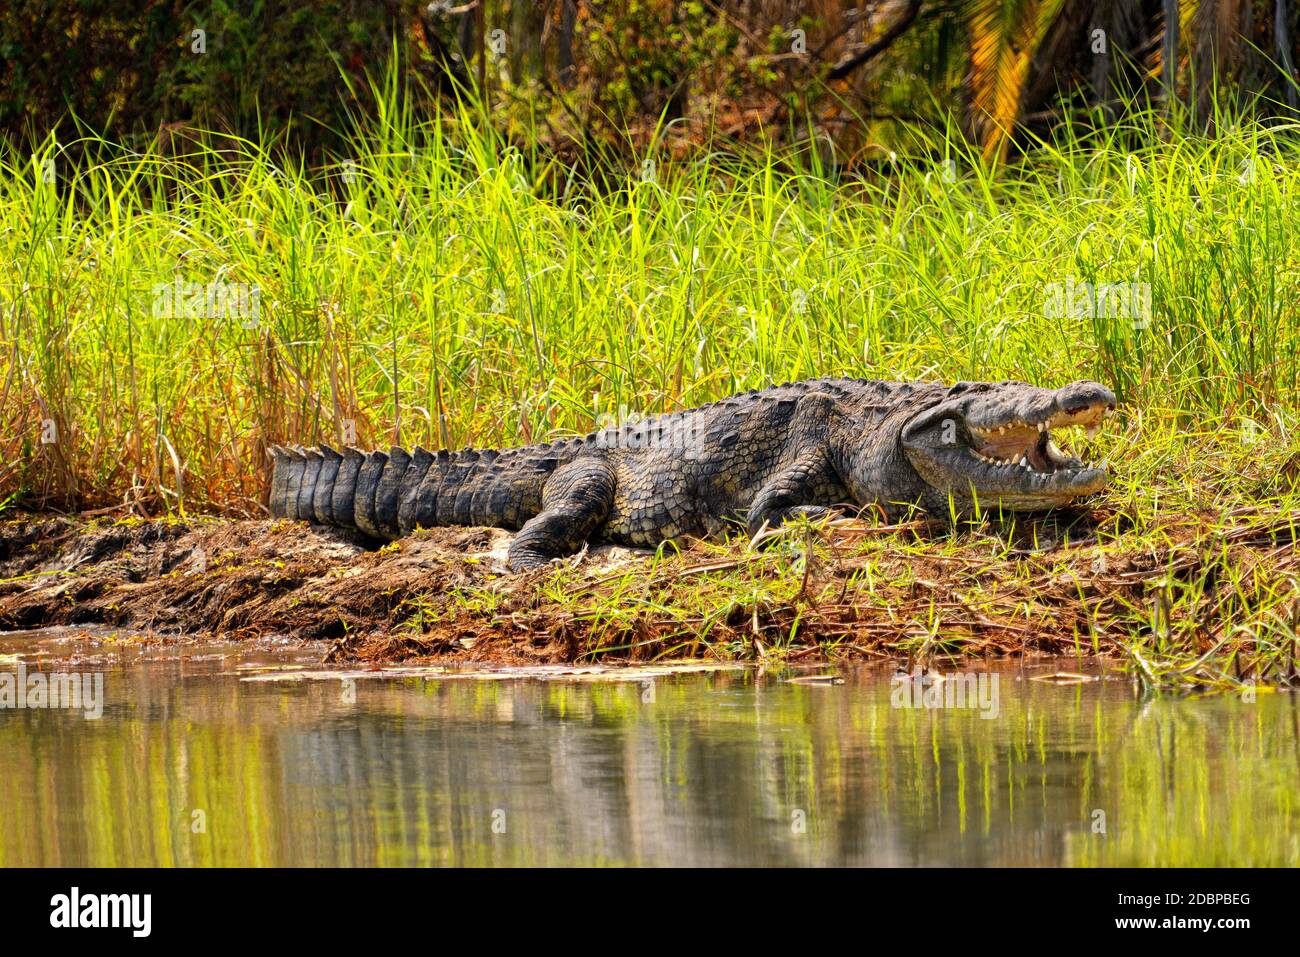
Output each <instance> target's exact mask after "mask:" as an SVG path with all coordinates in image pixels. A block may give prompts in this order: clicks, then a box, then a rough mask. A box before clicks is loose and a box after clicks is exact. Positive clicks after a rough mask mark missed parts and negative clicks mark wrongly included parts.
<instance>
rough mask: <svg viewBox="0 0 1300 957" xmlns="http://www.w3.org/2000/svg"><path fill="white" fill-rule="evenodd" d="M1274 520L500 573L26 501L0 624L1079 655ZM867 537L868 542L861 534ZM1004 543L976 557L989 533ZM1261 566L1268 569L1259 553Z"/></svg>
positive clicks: (488, 648)
mask: <svg viewBox="0 0 1300 957" xmlns="http://www.w3.org/2000/svg"><path fill="white" fill-rule="evenodd" d="M1256 518H1258V516H1257V517H1256ZM1292 527H1293V526H1292V525H1291V524H1290V520H1289V519H1288V520H1287V521H1286V522H1266V523H1259V522H1256V523H1254V524H1243V525H1242V526H1241V527H1240V528H1239V529H1236V530H1229V531H1226V532H1225V531H1224V530H1221V529H1217V530H1214V531H1213V532H1212V533H1210V532H1209V531H1208V529H1209V526H1208V522H1205V521H1199V520H1197V519H1196V518H1195V517H1186V519H1185V521H1184V522H1183V524H1181V525H1171V526H1170V527H1168V528H1164V529H1162V534H1161V535H1160V536H1158V537H1157V536H1150V537H1146V536H1144V539H1145V541H1146V542H1151V541H1156V540H1158V541H1160V542H1161V543H1162V544H1161V545H1160V547H1158V548H1157V547H1154V546H1150V545H1143V546H1140V547H1137V546H1135V547H1134V548H1133V549H1132V550H1131V551H1129V552H1123V553H1120V554H1119V555H1117V554H1116V552H1115V551H1114V550H1113V548H1112V550H1110V551H1109V552H1108V553H1107V554H1106V555H1105V556H1101V552H1100V550H1099V549H1098V548H1097V547H1096V546H1095V545H1093V544H1090V543H1089V541H1088V539H1087V537H1086V536H1078V535H1075V536H1074V537H1075V538H1076V540H1078V538H1083V539H1084V542H1083V544H1080V545H1073V546H1069V547H1065V548H1062V547H1060V546H1059V545H1052V544H1050V542H1049V545H1048V546H1047V547H1046V548H1045V549H1043V548H1042V547H1041V546H1042V541H1043V539H1044V538H1045V537H1048V538H1050V536H1047V535H1045V532H1050V531H1051V529H1045V528H1044V527H1039V528H1036V529H1033V530H1032V535H1033V536H1038V537H1037V538H1034V541H1035V542H1037V545H1038V547H1036V548H1035V549H1028V548H1026V549H1019V548H1016V547H1014V544H1015V543H1008V542H1005V541H1003V542H997V541H996V540H995V538H994V536H993V535H992V534H989V535H983V536H981V535H972V536H971V537H970V541H969V543H967V544H963V545H962V546H961V547H956V548H954V547H951V545H950V547H947V548H943V547H930V546H928V545H926V544H925V543H924V542H923V539H924V538H925V537H926V536H927V535H929V534H930V533H931V531H932V527H931V526H928V525H927V524H925V523H913V524H910V525H907V526H903V527H898V528H884V529H881V528H874V529H873V528H869V527H866V526H864V525H862V524H861V523H857V524H855V523H843V524H841V525H839V526H838V527H836V528H833V529H831V530H830V532H829V533H828V534H827V536H826V537H825V538H824V539H823V540H822V545H821V546H819V547H818V548H817V549H815V550H814V552H813V554H814V556H815V559H814V561H812V562H810V563H808V564H807V567H806V568H805V567H804V566H803V565H802V563H799V562H794V561H792V560H791V559H790V558H789V557H788V556H787V557H786V558H782V557H781V556H780V555H776V554H773V553H774V552H779V548H777V549H768V550H767V551H764V552H759V553H755V552H753V551H749V550H747V549H746V548H745V547H744V545H743V544H741V545H736V546H734V547H728V548H719V547H715V546H706V545H698V544H697V545H695V546H693V547H691V548H688V549H687V550H686V551H684V552H683V553H682V554H681V555H680V556H674V557H672V558H670V559H667V560H663V561H661V562H659V563H658V564H655V563H652V562H651V561H650V560H649V559H648V558H647V557H646V555H645V553H637V552H633V551H631V550H628V549H620V548H614V547H608V546H605V547H601V548H595V549H592V550H591V551H590V552H588V553H587V554H586V555H584V556H580V557H578V558H575V559H573V560H570V561H569V562H567V563H565V566H564V567H563V568H560V569H558V570H557V569H542V570H538V571H535V572H531V573H528V574H524V575H512V574H510V573H509V572H508V571H507V569H506V567H505V564H504V557H505V547H506V545H507V544H508V543H509V539H510V536H509V534H508V533H505V532H502V531H500V530H496V529H481V528H448V529H434V530H429V531H422V532H418V533H416V534H415V535H413V536H411V537H409V538H406V539H403V540H401V541H400V542H396V543H393V544H390V545H386V546H384V547H382V548H380V547H377V546H376V545H375V543H373V542H366V541H364V540H362V539H360V538H358V537H357V536H355V535H354V534H352V533H349V532H345V531H340V530H336V529H325V528H319V527H314V526H308V525H306V524H302V523H294V522H283V521H278V522H277V521H257V520H239V521H230V520H222V519H198V520H187V521H175V522H141V521H134V520H132V521H124V522H116V523H114V522H107V521H98V522H85V521H81V520H78V519H73V518H64V517H44V516H26V517H22V518H18V519H11V520H10V521H8V522H4V523H0V630H20V629H30V628H38V627H46V626H51V625H92V624H93V625H108V626H112V627H116V628H121V629H123V630H127V631H130V632H132V633H144V634H153V635H160V636H162V635H187V636H194V637H203V638H209V637H221V638H235V639H239V638H250V637H263V636H269V635H282V636H288V637H293V638H301V639H315V640H319V641H321V642H322V645H321V653H322V657H323V659H324V660H327V661H381V660H401V659H407V658H413V657H436V658H444V659H452V660H473V661H496V662H516V663H540V662H571V661H577V660H593V659H598V658H607V659H613V660H619V659H627V660H640V661H646V660H650V659H660V658H671V657H698V656H701V655H708V654H722V655H724V656H741V657H764V656H766V655H768V654H770V653H773V652H774V651H775V650H779V652H780V654H782V655H783V656H784V657H786V658H788V659H793V660H805V661H813V660H819V659H822V658H836V659H843V658H858V659H872V660H882V659H890V658H899V657H900V655H904V654H911V653H914V652H915V651H916V648H917V644H918V642H919V643H922V644H924V643H926V641H927V638H926V636H927V633H931V632H933V626H932V624H929V623H932V622H933V621H934V620H935V617H936V613H937V614H938V617H939V618H941V620H942V623H943V628H942V634H940V635H937V636H935V647H936V648H937V649H940V650H952V649H953V648H960V650H962V651H965V652H967V653H977V654H979V653H983V654H993V655H1003V654H1024V653H1034V652H1044V653H1066V654H1077V653H1080V652H1082V653H1085V654H1091V653H1092V651H1093V650H1094V643H1095V648H1096V650H1097V651H1099V652H1100V653H1102V654H1107V653H1110V654H1115V653H1117V652H1118V640H1119V639H1120V638H1122V637H1126V635H1127V634H1128V633H1130V631H1131V629H1132V628H1133V627H1134V624H1133V623H1134V621H1135V620H1139V619H1140V616H1138V619H1135V616H1134V614H1133V610H1134V609H1135V608H1138V609H1141V608H1145V607H1149V606H1150V605H1151V603H1152V601H1153V596H1154V600H1157V601H1158V600H1159V595H1160V589H1161V588H1165V587H1168V585H1169V583H1170V582H1171V581H1173V580H1176V579H1178V578H1180V577H1187V576H1192V575H1203V574H1206V573H1207V571H1208V573H1210V574H1213V571H1214V570H1213V567H1211V566H1212V565H1213V564H1214V563H1215V562H1222V561H1228V562H1230V563H1232V564H1234V565H1235V566H1236V567H1244V568H1249V567H1254V566H1260V565H1269V566H1270V567H1269V570H1270V572H1273V573H1278V572H1286V573H1291V572H1293V571H1296V569H1292V568H1291V567H1290V566H1292V565H1295V564H1296V557H1295V550H1294V548H1292V547H1291V546H1290V544H1289V541H1290V532H1289V529H1290V528H1292ZM1022 534H1024V535H1026V541H1028V540H1029V537H1030V533H1029V532H1028V531H1025V532H1022ZM1207 536H1208V538H1207ZM867 542H870V543H874V545H875V546H876V547H875V548H874V549H868V550H864V549H863V547H862V546H863V545H864V543H867ZM792 544H799V543H792ZM1008 544H1010V545H1012V546H1013V547H1012V548H1011V550H1010V551H1009V552H1008V551H1007V550H1006V548H1002V549H1001V552H1000V554H999V555H998V557H991V555H992V552H994V551H996V549H993V548H991V545H1002V546H1006V545H1008ZM1099 556H1100V560H1099ZM868 562H870V563H871V569H872V584H871V586H870V590H869V592H864V591H863V588H864V585H863V581H862V573H863V570H864V569H865V568H866V567H867V564H868ZM1279 563H1281V564H1284V565H1287V568H1285V569H1282V568H1280V567H1277V568H1274V567H1272V566H1274V565H1278V564H1279ZM615 589H617V591H614V590H615ZM622 596H626V598H625V597H622ZM1212 612H1213V609H1207V611H1206V617H1207V621H1206V624H1207V632H1206V638H1205V640H1206V641H1207V642H1209V641H1211V640H1212V639H1213V638H1214V637H1215V632H1214V621H1213V618H1212V614H1211V613H1212ZM792 634H793V635H794V637H793V638H791V635H792ZM1080 636H1082V646H1081V645H1080V643H1079V639H1080ZM900 649H901V650H900Z"/></svg>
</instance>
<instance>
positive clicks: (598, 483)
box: [507, 456, 614, 571]
mask: <svg viewBox="0 0 1300 957" xmlns="http://www.w3.org/2000/svg"><path fill="white" fill-rule="evenodd" d="M613 504H614V473H613V471H612V470H611V469H610V467H609V465H608V464H606V462H605V461H604V460H603V459H601V458H597V457H594V456H586V457H582V458H577V459H574V460H573V461H572V462H570V463H569V464H568V465H565V466H564V467H562V468H560V469H557V470H556V471H555V473H554V474H553V475H552V476H551V477H550V478H549V479H547V480H546V486H545V488H544V489H543V490H542V510H541V511H540V512H539V513H538V514H537V515H535V516H533V517H532V518H530V519H529V520H528V521H527V522H525V523H524V526H523V528H521V529H520V530H519V534H518V535H517V536H515V540H514V541H513V542H511V543H510V551H509V553H508V555H507V560H508V562H509V564H510V567H511V569H513V570H514V571H524V570H525V569H528V568H536V567H537V566H538V565H545V564H546V563H547V562H549V561H551V559H553V558H560V557H563V556H565V555H572V554H573V553H574V552H576V551H577V550H578V549H580V548H581V547H582V546H583V545H584V544H585V543H586V542H587V540H588V539H590V538H591V535H592V533H593V532H595V531H596V529H597V528H599V527H600V525H601V523H602V522H604V521H605V519H606V518H607V517H608V516H609V510H610V508H611V507H612V506H613Z"/></svg>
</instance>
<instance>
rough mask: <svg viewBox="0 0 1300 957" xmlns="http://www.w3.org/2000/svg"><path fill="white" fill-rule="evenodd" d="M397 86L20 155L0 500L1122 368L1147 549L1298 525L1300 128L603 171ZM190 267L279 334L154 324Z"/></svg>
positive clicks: (201, 488)
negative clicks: (365, 99)
mask: <svg viewBox="0 0 1300 957" xmlns="http://www.w3.org/2000/svg"><path fill="white" fill-rule="evenodd" d="M380 100H381V110H380V113H379V114H378V115H376V116H373V117H368V118H366V119H365V120H364V121H363V122H362V123H361V124H360V125H359V130H360V132H358V133H357V135H356V137H355V140H354V150H353V153H352V155H350V156H348V157H340V158H339V162H338V163H337V164H336V165H334V166H333V167H331V168H329V169H324V170H305V169H302V168H299V167H296V166H294V165H292V164H287V165H286V164H285V163H283V162H281V161H280V160H278V159H277V154H276V152H275V151H274V150H273V149H270V148H264V147H260V146H256V145H253V144H251V143H244V142H234V143H232V142H231V141H229V140H221V141H216V140H214V141H213V145H198V146H195V147H194V148H193V149H192V151H190V152H188V153H187V154H186V156H185V157H183V158H181V157H177V156H173V155H169V154H168V153H167V151H166V150H163V149H161V148H157V147H154V148H149V149H145V150H143V151H127V150H124V149H121V148H117V147H114V146H112V145H110V144H106V143H103V142H102V141H99V140H95V139H93V138H91V139H88V140H87V141H85V142H83V143H81V144H78V146H79V153H80V156H81V157H82V158H81V159H80V161H78V162H77V163H75V164H73V163H71V162H70V161H69V160H68V159H67V158H66V157H67V156H68V155H71V154H67V153H64V152H60V151H59V150H56V149H54V148H52V147H50V146H48V145H47V146H45V147H42V148H39V149H37V150H36V151H35V152H34V154H33V155H27V154H19V153H16V152H13V151H10V152H7V153H4V154H0V260H2V261H3V262H5V263H6V266H7V270H6V273H5V276H4V278H3V279H2V280H0V339H2V340H3V342H2V343H0V345H2V346H3V352H2V353H0V356H2V357H0V500H5V499H6V498H7V497H10V496H12V497H14V499H15V500H17V501H20V502H22V503H25V504H28V505H35V506H40V505H54V506H59V507H82V508H86V507H89V508H110V507H119V506H126V507H128V508H130V509H133V510H135V511H136V512H137V513H140V514H149V515H157V514H162V513H168V512H173V513H174V512H177V511H182V512H183V511H190V512H193V511H217V512H222V513H225V514H262V510H261V506H260V504H259V502H260V500H261V499H262V497H263V495H264V490H265V483H266V480H267V473H266V462H265V459H264V456H263V451H264V449H265V448H266V447H267V446H268V445H271V444H274V443H283V442H300V443H303V444H310V443H314V442H318V441H326V442H330V443H332V444H340V443H345V442H351V443H352V444H357V445H361V446H367V445H385V444H388V443H390V442H400V443H401V444H404V445H407V446H408V447H409V446H410V445H413V444H416V443H420V444H423V445H426V446H430V447H435V448H436V447H441V446H460V445H476V446H484V445H491V446H502V445H510V444H515V443H521V442H531V441H542V440H545V439H549V438H554V437H558V436H563V435H567V434H571V433H574V432H577V433H582V432H585V431H587V430H589V429H591V428H592V427H593V425H595V424H597V423H598V422H600V421H602V417H608V416H622V415H627V414H652V413H657V412H660V411H664V410H671V409H676V408H681V407H685V406H690V405H694V404H697V403H701V402H705V401H709V400H712V399H716V398H718V397H721V396H723V395H726V394H728V393H731V392H733V391H737V390H742V389H747V388H753V387H760V386H763V385H767V384H770V383H774V382H780V381H785V380H790V379H798V378H803V377H808V376H814V375H834V374H844V375H853V376H868V377H881V378H941V379H948V380H953V379H961V378H965V379H996V378H1003V377H1014V378H1021V379H1026V380H1029V381H1032V382H1036V383H1040V384H1044V385H1049V384H1060V383H1063V382H1066V381H1069V380H1072V379H1078V378H1094V379H1098V380H1100V381H1102V382H1105V383H1108V384H1109V385H1111V386H1112V387H1113V388H1114V389H1115V391H1116V392H1117V394H1118V395H1119V397H1120V399H1121V401H1122V402H1123V408H1122V417H1121V419H1120V424H1119V425H1118V426H1117V427H1114V428H1112V429H1111V431H1110V432H1109V433H1106V434H1103V435H1102V436H1100V437H1099V438H1098V439H1097V440H1096V445H1097V448H1096V449H1095V450H1090V451H1095V452H1096V453H1097V454H1104V455H1108V456H1109V458H1110V460H1111V462H1112V464H1113V466H1114V471H1115V473H1116V481H1115V484H1114V487H1113V488H1112V490H1111V491H1109V492H1108V493H1107V494H1106V495H1105V496H1104V497H1103V500H1102V501H1101V503H1100V507H1101V508H1102V509H1103V510H1106V511H1107V513H1108V514H1110V515H1111V516H1119V517H1121V518H1122V524H1123V525H1124V527H1125V528H1126V529H1136V530H1137V534H1138V536H1139V537H1138V538H1137V540H1136V541H1132V542H1129V543H1128V544H1129V545H1131V546H1133V547H1137V548H1139V549H1140V548H1156V547H1158V545H1159V542H1158V536H1159V535H1160V534H1161V533H1160V531H1159V529H1160V528H1161V527H1162V526H1161V524H1160V523H1161V521H1162V520H1163V519H1164V518H1166V517H1168V516H1176V515H1179V514H1183V513H1186V512H1188V511H1191V510H1202V511H1205V512H1207V513H1209V514H1210V515H1211V516H1227V515H1228V514H1229V513H1230V512H1232V510H1234V509H1237V508H1240V507H1243V506H1250V507H1253V508H1262V509H1264V510H1266V511H1268V512H1270V513H1289V512H1290V511H1292V510H1296V511H1300V509H1298V508H1297V505H1300V502H1297V495H1296V492H1295V490H1294V489H1293V487H1292V484H1291V481H1290V476H1291V470H1292V469H1293V468H1294V466H1295V463H1296V462H1297V461H1300V460H1296V459H1293V455H1294V454H1295V453H1296V452H1297V450H1298V449H1300V445H1298V444H1297V442H1296V439H1295V435H1294V425H1295V422H1296V418H1297V411H1298V409H1297V401H1296V395H1297V393H1296V386H1297V376H1298V375H1300V354H1298V349H1300V324H1298V323H1297V317H1296V308H1295V303H1296V300H1297V295H1296V294H1297V287H1298V286H1300V282H1298V281H1297V278H1298V277H1297V269H1298V268H1300V253H1297V251H1296V250H1300V215H1297V213H1300V208H1298V207H1300V202H1298V189H1300V163H1297V162H1296V160H1297V158H1298V154H1300V149H1297V147H1298V146H1300V138H1298V137H1297V130H1296V128H1295V127H1293V126H1285V125H1274V126H1264V125H1261V124H1260V123H1258V122H1256V121H1252V120H1245V119H1241V120H1232V119H1231V118H1229V117H1223V118H1221V119H1220V122H1219V123H1218V126H1217V136H1216V137H1215V138H1214V139H1207V138H1204V137H1200V136H1197V135H1195V134H1191V133H1184V132H1180V131H1178V130H1176V129H1175V130H1170V129H1168V128H1166V127H1164V126H1163V125H1162V123H1161V121H1160V120H1159V118H1158V117H1156V116H1154V115H1152V114H1145V113H1136V114H1134V117H1135V118H1133V119H1131V120H1129V121H1127V122H1126V124H1125V125H1123V126H1117V127H1112V128H1109V129H1105V130H1103V131H1102V132H1092V133H1089V134H1087V135H1083V134H1072V133H1070V132H1069V131H1068V130H1067V131H1066V132H1065V133H1063V134H1062V135H1061V137H1060V138H1059V139H1058V140H1057V141H1056V142H1054V143H1052V144H1040V145H1039V146H1038V147H1037V148H1035V149H1034V150H1032V151H1031V152H1030V153H1029V154H1028V156H1027V157H1026V158H1025V159H1023V160H1022V161H1020V162H1018V163H1017V164H1015V165H1013V166H1011V167H1008V168H1003V169H1000V170H997V171H994V170H991V169H989V168H988V167H986V166H985V165H983V164H981V163H979V162H978V161H977V160H975V159H974V158H973V157H972V156H971V155H970V154H969V153H968V151H967V150H966V148H965V147H964V146H963V144H962V143H961V142H960V141H959V140H957V139H956V138H953V137H947V138H945V137H942V136H936V137H930V138H927V139H923V138H919V137H918V139H917V140H916V141H915V143H914V144H913V145H912V146H911V147H910V148H909V149H907V150H900V151H897V152H895V153H894V154H893V155H892V156H889V157H887V158H884V157H883V156H882V159H881V160H880V161H879V163H878V164H877V165H876V166H874V167H872V168H871V169H870V170H868V171H867V173H866V175H864V176H861V177H856V178H853V179H849V178H837V177H835V176H833V175H832V174H831V173H830V172H827V171H825V170H824V169H823V168H822V167H821V164H820V161H819V160H818V158H817V156H816V155H814V154H806V153H800V152H797V151H795V152H777V151H766V152H758V153H754V152H752V151H751V152H747V153H745V154H743V155H740V156H736V155H728V154H723V153H721V152H711V151H704V150H701V151H700V153H698V154H697V155H696V156H695V157H692V158H688V159H685V160H679V161H675V162H673V161H667V160H663V159H660V158H658V157H656V156H648V157H646V162H645V163H643V164H642V165H641V167H640V168H638V169H636V170H634V171H633V172H632V173H631V175H628V176H625V177H620V176H618V175H616V174H614V173H608V174H606V175H604V176H603V177H602V178H600V179H599V181H597V182H592V181H584V180H583V179H581V178H580V177H579V176H578V175H577V174H575V173H573V172H571V171H570V170H568V169H566V168H563V167H561V166H559V165H557V164H556V163H554V162H553V161H550V160H546V159H545V158H544V157H542V156H541V155H540V154H538V155H534V154H529V155H524V154H522V153H520V151H519V150H518V149H516V148H515V147H513V146H510V145H508V144H507V142H506V140H505V139H504V137H502V136H500V135H498V134H496V133H493V132H490V131H488V129H487V127H486V126H485V125H484V124H481V123H476V122H474V119H473V118H472V117H469V116H466V115H456V116H451V117H443V118H440V119H439V120H437V121H434V122H417V121H416V120H415V119H414V118H413V117H412V116H411V114H410V112H409V111H408V110H405V109H404V108H403V107H402V106H401V100H400V98H399V97H397V96H395V95H391V94H390V95H389V96H388V97H386V98H385V97H380ZM47 161H50V162H52V164H53V169H54V172H55V179H56V183H55V184H47V183H45V182H43V181H42V176H41V175H40V174H41V172H42V170H43V169H48V168H49V167H48V166H47V165H46V163H47ZM176 280H180V281H183V282H195V283H211V282H214V281H224V282H229V283H243V284H247V285H248V286H249V287H253V288H255V289H256V290H257V294H258V297H259V314H258V316H257V317H256V321H249V318H250V317H247V316H233V317H232V316H224V317H223V316H202V315H196V316H187V315H180V316H161V315H157V314H156V310H155V308H154V306H155V288H156V287H157V286H158V285H159V284H165V283H169V282H174V281H176ZM1071 282H1074V283H1083V282H1089V283H1093V284H1095V285H1097V286H1100V285H1105V284H1122V283H1135V284H1139V287H1138V288H1141V289H1144V290H1149V297H1150V316H1149V319H1148V318H1147V317H1142V316H1139V317H1136V321H1135V318H1134V317H1129V316H1124V315H1105V314H1102V315H1095V314H1094V315H1090V314H1076V313H1075V312H1073V311H1070V310H1067V314H1066V315H1054V314H1052V313H1053V310H1052V309H1051V308H1048V299H1049V298H1050V296H1049V294H1050V291H1051V290H1052V289H1053V288H1054V284H1059V285H1060V286H1064V285H1066V284H1068V283H1071ZM42 431H45V432H46V433H47V437H48V436H50V435H52V436H53V437H54V438H55V439H56V441H54V442H53V443H50V444H42V442H41V435H42ZM1076 449H1077V446H1076ZM1217 520H1218V519H1215V518H1213V517H1212V519H1211V521H1217ZM1224 522H1225V526H1226V524H1227V519H1226V518H1225V519H1224ZM1237 573H1238V572H1237V571H1234V570H1233V568H1232V567H1229V568H1228V569H1227V574H1228V575H1232V574H1237ZM1244 587H1245V585H1243V588H1244ZM1270 589H1271V590H1270V591H1269V594H1270V595H1272V596H1273V598H1274V599H1275V601H1274V602H1272V603H1271V604H1269V607H1270V608H1272V609H1273V611H1278V608H1273V605H1275V604H1278V605H1279V607H1281V606H1283V605H1286V603H1287V602H1290V603H1292V604H1293V603H1294V589H1293V588H1292V587H1291V586H1286V587H1283V586H1282V585H1277V584H1276V583H1275V584H1274V585H1272V586H1270ZM1279 603H1280V604H1279ZM1287 607H1289V606H1287ZM1248 610H1250V611H1259V610H1260V606H1252V607H1251V609H1248ZM1279 613H1280V612H1279ZM1247 617H1248V618H1249V615H1248V616H1247ZM1284 617H1285V616H1284ZM1286 634H1287V635H1289V636H1290V637H1289V640H1290V641H1292V642H1293V641H1294V632H1293V631H1292V632H1286Z"/></svg>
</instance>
